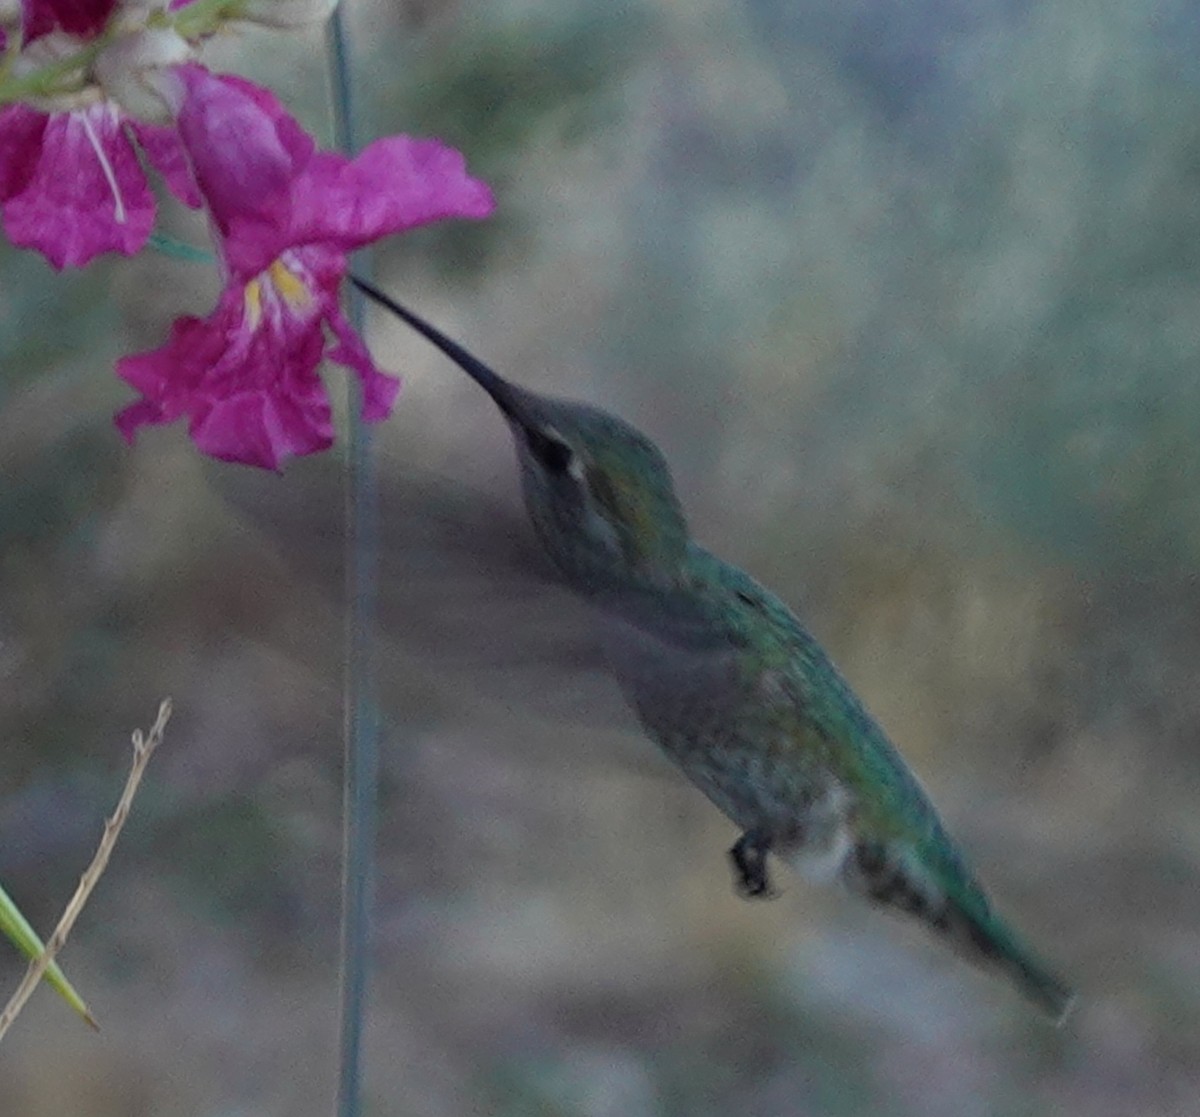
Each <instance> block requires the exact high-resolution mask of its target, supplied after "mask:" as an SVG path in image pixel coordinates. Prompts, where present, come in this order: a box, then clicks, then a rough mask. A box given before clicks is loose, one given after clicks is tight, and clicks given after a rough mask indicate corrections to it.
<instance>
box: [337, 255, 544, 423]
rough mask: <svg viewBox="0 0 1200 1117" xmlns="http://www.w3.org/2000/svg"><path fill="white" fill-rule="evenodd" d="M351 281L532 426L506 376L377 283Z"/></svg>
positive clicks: (511, 415)
mask: <svg viewBox="0 0 1200 1117" xmlns="http://www.w3.org/2000/svg"><path fill="white" fill-rule="evenodd" d="M350 282H351V283H353V284H354V286H355V287H357V288H358V289H359V290H360V291H361V292H362V293H363V294H364V295H366V296H367V298H369V299H371V300H372V301H373V302H376V303H378V304H379V305H380V306H382V307H383V308H384V309H385V310H390V311H391V312H392V313H393V314H394V315H396V317H397V318H399V319H401V320H402V321H404V322H407V323H408V324H409V325H410V326H411V327H412V328H413V329H414V330H416V331H417V333H419V334H420V335H421V336H422V337H424V338H425V339H426V340H427V341H429V342H431V343H432V344H433V345H436V346H437V348H439V349H440V350H441V351H442V352H443V353H445V354H446V356H447V357H449V358H450V360H452V361H453V362H454V363H455V364H456V365H458V367H459V368H461V369H462V370H463V371H464V372H465V373H466V374H467V375H468V376H469V377H470V378H471V379H472V380H474V381H475V383H476V384H478V385H479V386H480V387H481V388H482V389H483V390H484V391H485V392H487V394H488V395H489V396H491V397H492V399H494V400H495V401H496V406H497V407H499V408H500V410H501V411H503V412H504V414H505V415H507V416H508V417H509V418H510V419H512V420H514V421H515V422H518V423H521V424H522V425H524V426H528V425H529V421H528V419H527V417H526V415H525V414H524V411H525V409H524V408H523V406H522V404H521V401H520V399H519V398H518V396H517V393H516V391H515V390H514V388H513V386H512V385H511V384H510V383H509V382H508V381H507V380H505V379H504V377H503V376H500V375H499V374H498V373H495V372H493V371H492V370H491V369H490V368H488V366H487V365H485V364H484V363H483V362H482V361H481V360H480V359H479V358H478V357H476V356H474V355H472V354H471V353H468V352H467V351H466V350H465V349H464V348H463V347H462V346H461V345H459V344H458V342H456V341H452V340H451V339H450V338H448V337H447V336H446V335H445V334H444V333H442V331H441V330H439V329H438V328H437V327H436V326H432V325H430V323H428V322H426V321H425V319H424V318H422V317H421V316H420V315H419V314H414V313H413V312H412V311H411V310H409V309H408V308H407V307H405V306H401V305H400V303H398V302H396V300H395V299H393V298H392V297H391V296H390V295H386V294H384V292H383V291H381V290H380V289H379V288H378V287H376V286H375V284H373V283H368V282H367V280H365V279H359V277H358V276H357V275H352V276H350Z"/></svg>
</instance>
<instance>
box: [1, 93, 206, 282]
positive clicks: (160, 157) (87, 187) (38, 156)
mask: <svg viewBox="0 0 1200 1117" xmlns="http://www.w3.org/2000/svg"><path fill="white" fill-rule="evenodd" d="M133 137H136V138H137V139H138V140H139V142H140V145H141V147H142V149H143V151H145V153H146V155H147V156H148V157H149V159H150V161H151V162H152V163H154V164H155V166H157V167H158V168H159V170H160V171H161V172H162V173H163V175H164V177H165V178H166V180H167V184H168V185H169V186H170V187H171V189H172V190H173V192H174V193H175V194H176V195H177V196H178V197H180V198H181V199H182V200H183V201H186V202H188V203H189V204H191V205H196V204H198V201H199V195H198V194H197V193H196V189H195V186H194V184H193V183H192V180H191V176H190V172H189V171H188V170H187V166H186V164H185V163H184V161H183V155H182V147H181V146H180V144H179V140H178V137H177V136H176V135H175V134H174V132H173V131H172V130H171V129H169V128H160V127H158V126H157V125H153V124H144V123H140V122H137V121H130V120H127V119H126V118H125V117H124V115H123V114H122V113H121V111H120V109H118V108H117V107H116V105H114V104H112V103H111V102H109V101H98V102H96V103H94V104H91V105H88V106H87V107H86V108H82V109H78V110H76V111H74V112H62V113H53V114H50V113H44V112H39V111H38V110H37V109H31V108H29V107H28V106H27V105H9V106H7V107H6V108H0V214H2V216H3V223H4V231H5V232H6V233H7V234H8V238H9V239H10V240H11V241H12V242H13V243H14V244H17V245H20V246H22V247H24V248H34V249H37V250H38V251H39V252H41V253H42V254H43V255H44V256H45V257H46V258H47V259H48V260H49V261H50V262H51V263H52V264H53V265H54V266H55V267H56V268H59V269H61V268H65V267H81V266H82V265H84V264H86V263H88V262H89V261H90V260H91V259H92V258H93V257H95V256H98V255H99V254H100V253H102V252H109V251H116V252H122V253H124V254H125V255H126V256H132V255H133V254H135V253H136V252H139V251H140V250H141V249H142V248H143V247H144V246H145V244H146V240H147V238H148V237H149V236H150V232H151V230H152V229H153V228H154V215H155V204H154V195H153V194H152V193H151V192H150V187H149V186H148V185H147V183H146V174H145V171H143V169H142V166H141V163H140V162H139V161H138V156H137V153H136V150H135V148H134V144H133Z"/></svg>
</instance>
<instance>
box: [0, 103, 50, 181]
mask: <svg viewBox="0 0 1200 1117" xmlns="http://www.w3.org/2000/svg"><path fill="white" fill-rule="evenodd" d="M49 120H50V117H49V115H47V114H46V113H44V112H38V110H37V109H31V108H30V107H29V106H28V105H7V106H6V107H4V108H0V204H2V203H4V202H6V201H8V199H9V198H11V197H12V196H13V195H14V194H19V193H21V191H22V190H24V189H25V187H26V185H27V184H28V182H29V180H30V179H31V178H32V177H33V172H34V171H35V170H36V169H37V163H38V160H39V159H40V158H41V151H42V138H43V136H44V134H45V131H46V124H47V123H48V121H49Z"/></svg>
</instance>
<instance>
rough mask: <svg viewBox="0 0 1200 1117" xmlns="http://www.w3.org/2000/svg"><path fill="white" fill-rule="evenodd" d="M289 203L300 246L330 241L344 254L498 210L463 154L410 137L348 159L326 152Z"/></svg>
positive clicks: (310, 168)
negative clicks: (388, 238) (433, 225)
mask: <svg viewBox="0 0 1200 1117" xmlns="http://www.w3.org/2000/svg"><path fill="white" fill-rule="evenodd" d="M291 204H292V218H291V231H292V235H293V237H294V238H295V240H296V241H297V242H304V241H314V240H331V241H333V242H335V243H337V244H338V245H339V246H340V247H342V248H347V249H348V248H358V247H361V246H362V245H364V244H368V243H370V242H371V241H374V240H378V239H379V238H380V237H384V236H387V235H389V234H391V233H400V232H404V231H405V230H408V229H413V228H416V227H417V226H419V225H428V224H429V223H431V222H433V221H443V220H445V219H447V218H451V217H475V218H479V217H487V216H488V215H489V214H490V213H491V212H492V211H493V209H495V201H494V200H493V198H492V192H491V190H489V189H488V187H487V186H486V185H485V184H484V183H482V182H480V181H479V180H478V179H475V178H472V177H471V176H470V175H468V174H467V166H466V160H465V159H464V158H463V156H462V154H461V153H460V152H458V151H455V150H454V148H452V147H447V146H446V145H445V144H442V143H440V142H439V141H437V140H422V139H414V138H412V137H411V136H389V137H387V138H386V139H382V140H376V141H375V142H374V143H373V144H370V145H369V146H368V147H366V148H364V149H363V150H362V152H360V153H359V155H358V156H357V157H356V158H355V159H353V160H351V161H347V160H345V159H342V158H341V157H340V156H337V155H335V154H332V153H328V152H321V153H320V154H318V155H317V156H316V157H315V158H314V159H312V160H311V162H310V163H309V166H308V168H307V170H306V173H305V174H303V175H301V176H298V178H297V180H296V182H295V183H294V184H293V187H292V193H291Z"/></svg>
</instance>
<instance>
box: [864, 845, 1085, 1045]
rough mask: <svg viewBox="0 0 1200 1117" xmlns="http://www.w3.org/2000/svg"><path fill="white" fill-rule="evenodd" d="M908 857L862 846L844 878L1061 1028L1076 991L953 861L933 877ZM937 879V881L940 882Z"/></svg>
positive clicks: (879, 848)
mask: <svg viewBox="0 0 1200 1117" xmlns="http://www.w3.org/2000/svg"><path fill="white" fill-rule="evenodd" d="M906 852H907V851H905V852H901V851H898V850H895V849H889V848H887V847H886V846H881V845H879V844H876V843H862V844H860V845H858V846H857V847H856V849H855V850H854V853H853V854H852V855H851V856H850V857H849V858H848V859H847V861H846V863H845V865H844V868H843V875H844V877H845V879H846V882H847V884H848V885H849V886H850V887H851V888H852V889H853V890H854V891H856V892H860V893H862V894H864V895H866V896H867V897H868V898H869V899H870V900H872V901H874V902H875V903H877V904H881V905H883V906H885V907H888V908H891V909H892V910H893V911H900V912H903V913H905V914H906V915H910V916H913V917H915V918H917V919H919V920H920V921H921V922H922V923H924V924H925V925H926V926H928V927H930V928H931V929H932V930H933V931H934V932H935V933H936V934H937V935H938V936H939V937H940V938H941V939H942V940H943V941H944V942H945V943H946V944H947V945H948V946H950V947H951V948H952V949H953V950H954V951H955V952H956V953H957V954H959V955H960V956H961V957H962V958H964V959H965V960H966V961H968V962H972V963H973V964H975V965H977V966H981V967H983V968H985V969H992V970H996V971H999V972H1000V973H1002V974H1004V975H1005V976H1006V977H1007V978H1008V979H1009V980H1010V981H1012V982H1013V984H1014V985H1016V987H1017V989H1019V990H1020V992H1021V993H1022V994H1023V995H1024V996H1025V997H1027V998H1028V999H1029V1000H1030V1001H1032V1002H1033V1003H1034V1004H1036V1005H1037V1006H1038V1007H1039V1008H1041V1009H1042V1010H1043V1011H1044V1012H1045V1013H1046V1014H1047V1015H1048V1016H1049V1017H1050V1018H1051V1020H1052V1021H1053V1022H1054V1024H1055V1025H1056V1026H1059V1025H1061V1024H1062V1023H1063V1022H1064V1021H1065V1020H1066V1018H1067V1017H1068V1016H1069V1015H1070V1013H1071V1009H1072V1007H1073V1005H1074V1003H1075V991H1074V989H1072V988H1071V986H1070V985H1068V984H1067V982H1066V981H1064V980H1063V979H1062V978H1061V977H1060V976H1059V975H1058V974H1057V973H1055V972H1054V970H1053V969H1052V968H1051V967H1050V966H1048V965H1047V964H1046V963H1045V962H1043V961H1042V960H1041V959H1040V958H1039V957H1038V956H1037V954H1035V953H1034V951H1033V950H1032V949H1030V947H1029V946H1028V945H1027V944H1026V943H1025V942H1023V941H1022V940H1021V938H1020V937H1019V936H1018V935H1017V934H1016V932H1015V931H1013V930H1012V928H1010V927H1009V926H1008V924H1007V923H1005V922H1004V920H1002V919H1001V918H1000V916H998V915H997V914H996V913H995V912H994V911H993V910H992V907H991V904H990V903H989V902H988V899H987V897H986V896H985V895H984V894H983V891H982V890H981V889H980V888H979V887H978V885H976V884H975V883H974V881H973V880H971V878H970V875H969V873H968V871H967V869H966V868H965V866H963V865H962V864H961V863H960V862H959V861H958V859H957V857H955V858H953V862H952V863H949V864H947V865H946V866H944V868H945V869H946V870H948V871H947V872H943V873H936V874H935V873H931V872H930V871H928V869H927V868H926V867H924V866H920V865H918V864H916V863H915V859H913V858H912V857H911V856H906ZM939 878H940V879H939Z"/></svg>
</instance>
